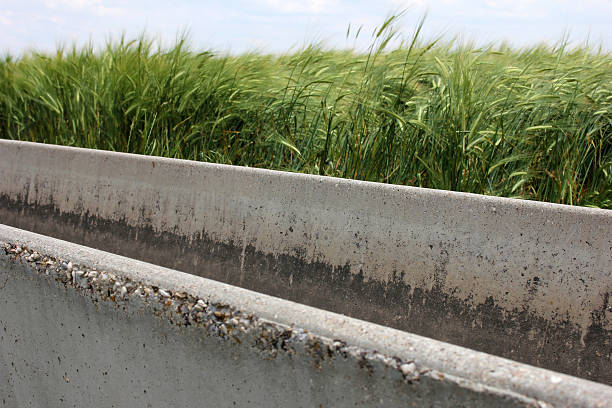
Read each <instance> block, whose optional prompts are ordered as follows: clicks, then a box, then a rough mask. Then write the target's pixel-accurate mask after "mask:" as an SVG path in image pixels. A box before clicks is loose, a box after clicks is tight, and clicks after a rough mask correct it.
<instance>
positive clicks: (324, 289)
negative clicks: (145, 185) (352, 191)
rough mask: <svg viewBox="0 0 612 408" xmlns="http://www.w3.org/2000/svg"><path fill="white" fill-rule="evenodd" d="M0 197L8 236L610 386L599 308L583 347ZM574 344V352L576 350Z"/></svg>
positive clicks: (391, 290)
mask: <svg viewBox="0 0 612 408" xmlns="http://www.w3.org/2000/svg"><path fill="white" fill-rule="evenodd" d="M24 201H25V200H21V201H20V200H10V199H9V198H8V197H6V196H0V220H1V221H0V222H1V223H4V224H7V225H11V226H14V227H17V228H21V229H25V230H29V231H33V232H37V233H40V234H44V235H48V236H51V237H55V238H59V239H63V240H66V241H71V242H74V243H78V244H82V245H86V246H90V247H93V248H97V249H101V250H104V251H108V252H112V253H116V254H119V255H123V256H128V257H131V258H135V259H139V260H142V261H146V262H150V263H154V264H157V265H161V266H165V267H169V268H173V269H177V270H180V271H184V272H187V273H191V274H194V275H198V276H202V277H206V278H210V279H214V280H217V281H221V282H225V283H229V284H232V285H236V286H240V287H243V288H246V289H250V290H254V291H258V292H261V293H265V294H268V295H272V296H277V297H281V298H284V299H288V300H292V301H295V302H299V303H303V304H306V305H310V306H314V307H318V308H322V309H325V310H329V311H333V312H336V313H342V314H345V315H348V316H351V317H356V318H359V319H363V320H367V321H371V322H374V323H378V324H381V325H385V326H389V327H393V328H396V329H400V330H405V331H408V332H412V333H415V334H419V335H423V336H427V337H431V338H434V339H437V340H441V341H446V342H449V343H453V344H457V345H460V346H464V347H469V348H471V349H474V350H479V351H483V352H487V353H490V354H494V355H497V356H501V357H505V358H510V359H513V360H515V361H519V362H523V363H527V364H531V365H535V366H538V367H542V368H548V369H552V370H555V371H558V372H562V373H566V374H570V375H575V376H578V377H582V378H586V379H589V380H594V381H599V382H602V383H605V384H609V385H612V361H611V354H612V348H611V344H610V334H611V333H610V330H608V329H607V328H606V327H608V325H607V324H606V323H605V321H606V312H607V309H608V308H609V304H608V303H609V299H608V297H606V299H602V305H603V306H602V308H601V309H600V310H595V311H593V312H592V323H591V325H590V327H589V328H588V332H587V334H586V336H584V338H582V339H581V337H582V331H581V330H580V329H579V327H577V326H576V325H575V324H573V323H572V322H570V321H568V320H567V319H565V320H560V321H559V320H558V321H555V322H550V321H548V320H546V319H543V318H541V317H538V316H536V315H535V314H534V313H532V312H530V311H529V309H528V307H526V306H524V305H520V306H518V305H517V307H516V308H515V309H513V310H505V309H503V308H501V307H499V306H498V305H497V304H496V302H495V299H493V298H492V297H489V298H487V299H486V301H485V302H484V303H481V304H473V303H471V302H469V301H466V300H462V299H459V298H457V297H455V296H453V295H452V294H451V293H448V292H445V291H444V290H442V286H441V285H440V284H437V285H434V286H433V288H432V289H424V288H419V287H411V286H409V285H407V284H406V283H405V280H404V275H403V273H402V272H401V271H398V272H396V273H394V274H393V276H391V277H390V279H389V280H388V281H384V282H383V281H375V280H366V279H365V278H364V275H363V273H361V272H360V273H356V274H355V273H352V272H351V271H350V268H349V266H348V265H327V264H324V263H320V262H309V261H308V260H306V259H304V256H303V255H300V249H299V248H297V249H296V254H297V255H296V256H289V255H280V256H273V255H269V254H264V253H261V252H259V251H257V250H256V249H255V248H254V247H253V246H251V245H246V246H245V245H244V243H243V242H237V243H229V244H227V243H218V242H215V241H213V240H211V239H210V238H209V237H208V236H207V234H206V231H202V233H201V235H200V236H199V237H195V238H194V237H183V236H180V235H178V234H175V233H172V232H163V233H156V232H155V231H153V229H152V227H151V226H150V225H149V226H143V227H138V228H135V227H131V226H129V225H127V223H125V222H116V221H108V220H103V219H99V218H97V217H94V216H90V215H89V214H88V213H87V212H85V213H82V214H62V213H60V212H59V211H58V210H57V209H56V208H55V207H54V206H53V205H46V206H38V205H28V204H25V203H24ZM583 342H584V343H583Z"/></svg>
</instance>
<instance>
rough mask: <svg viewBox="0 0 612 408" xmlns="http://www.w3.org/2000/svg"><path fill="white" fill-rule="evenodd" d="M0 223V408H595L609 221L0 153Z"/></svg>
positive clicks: (403, 191) (246, 175)
mask: <svg viewBox="0 0 612 408" xmlns="http://www.w3.org/2000/svg"><path fill="white" fill-rule="evenodd" d="M0 223H1V224H5V226H3V227H1V229H0V238H1V239H0V241H2V245H3V246H4V249H0V254H1V256H2V258H1V262H2V263H1V264H0V265H1V268H2V269H1V271H0V273H1V274H2V275H0V284H2V282H5V283H4V284H3V285H1V286H0V288H1V289H0V293H2V297H1V298H0V299H2V300H4V302H2V303H3V304H2V308H1V309H0V321H1V324H3V325H4V333H2V332H0V338H1V340H0V351H1V355H0V367H1V368H2V371H1V372H2V373H3V375H2V377H4V378H5V380H4V381H0V382H1V383H2V384H0V394H3V395H8V396H9V398H8V399H5V400H3V403H4V404H5V405H7V406H22V405H29V404H30V403H32V406H44V404H43V405H37V404H36V402H35V401H39V400H37V398H45V397H44V396H48V397H49V399H48V400H49V401H52V400H53V398H63V399H64V402H65V401H72V402H71V404H70V405H75V404H76V405H75V406H83V405H80V404H83V403H85V402H86V400H85V399H86V398H92V399H91V400H89V401H90V402H92V403H93V405H92V406H112V405H113V404H114V406H124V405H122V403H123V402H127V401H132V402H134V403H138V401H140V402H142V403H143V404H144V402H145V401H146V402H147V403H148V404H152V405H151V406H157V405H156V404H157V403H158V402H160V401H168V400H169V399H172V397H171V395H175V398H176V400H175V401H179V400H180V398H187V399H185V400H181V401H185V402H190V401H192V402H193V401H204V400H199V399H193V400H192V399H188V398H190V397H188V396H186V394H189V393H191V394H190V395H192V396H193V398H196V396H198V397H197V398H200V397H202V398H211V399H210V404H209V406H224V405H228V406H231V404H232V403H237V404H238V405H242V406H244V405H249V401H251V402H252V403H253V406H319V405H317V404H320V405H321V406H344V405H346V406H349V405H350V406H353V405H351V404H355V403H360V404H362V405H364V406H376V405H377V404H379V405H382V406H411V405H414V406H428V405H429V406H460V405H464V406H473V405H482V406H502V405H503V404H508V405H519V406H520V405H527V406H529V405H534V406H547V405H550V406H609V405H610V402H611V401H612V394H611V387H610V385H611V384H612V374H611V373H612V359H611V346H610V330H611V329H612V324H611V320H610V317H611V315H612V308H611V305H610V303H609V302H610V300H609V295H610V291H611V288H612V276H611V275H612V262H611V259H612V258H611V256H610V255H611V253H612V236H611V235H612V234H611V231H612V213H611V212H610V211H606V210H597V209H587V208H575V207H569V206H562V205H554V204H546V203H540V202H528V201H520V200H511V199H503V198H495V197H484V196H477V195H472V194H462V193H454V192H445V191H435V190H427V189H418V188H410V187H402V186H392V185H384V184H378V183H368V182H358V181H350V180H342V179H335V178H327V177H318V176H309V175H301V174H292V173H284V172H275V171H267V170H259V169H249V168H241V167H233V166H223V165H216V164H208V163H198V162H190V161H183V160H172V159H163V158H155V157H148V156H138V155H130V154H121V153H112V152H104V151H96V150H87V149H77V148H69V147H59V146H49V145H41V144H35V143H27V142H15V141H7V140H0ZM11 227H13V228H11ZM25 230H27V231H33V232H35V233H37V234H34V233H32V232H27V231H25ZM38 234H42V235H38ZM67 241H70V242H67ZM77 244H80V245H77ZM94 248H95V249H94ZM34 251H35V254H36V255H33V253H34ZM101 251H107V252H101ZM111 253H112V254H111ZM122 256H123V257H122ZM124 257H126V258H124ZM34 258H36V259H34ZM45 259H46V260H45ZM43 260H44V261H43ZM141 261H144V262H148V263H144V262H141ZM69 262H72V264H70V263H69ZM152 264H156V265H159V266H154V265H152ZM68 265H71V267H70V268H68ZM164 267H166V268H171V269H172V270H169V269H165V268H164ZM68 269H70V273H67V272H66V271H68ZM92 271H94V272H95V273H94V274H92V275H91V276H90V272H92ZM101 271H105V272H106V273H107V274H111V275H112V276H114V278H113V279H114V280H115V283H113V285H112V287H107V286H109V284H108V282H106V283H104V285H106V286H104V285H102V284H98V283H97V282H98V281H96V282H93V279H97V274H98V272H101ZM178 271H182V272H178ZM73 272H75V273H76V272H79V273H76V275H75V274H73ZM80 272H83V274H80ZM84 276H85V277H84ZM207 278H208V279H207ZM209 279H211V280H209ZM117 282H119V285H118V286H116V285H115V284H116V283H117ZM228 284H229V285H233V286H229V285H228ZM100 285H102V286H100ZM126 285H127V286H126ZM124 288H125V289H124ZM164 288H165V289H164ZM111 289H112V290H111ZM145 289H147V290H148V291H152V292H148V293H146V294H144V292H143V291H144V290H145ZM117 290H118V291H119V296H117V294H116V293H115V292H116V291H117ZM137 290H140V292H137ZM114 291H115V292H114ZM134 293H136V294H134ZM160 293H161V294H160ZM175 293H178V294H179V295H178V298H177V297H175ZM165 295H168V297H167V298H166V297H165ZM217 296H220V297H217ZM272 296H274V297H272ZM280 298H282V299H280ZM164 299H166V300H165V301H164ZM198 299H200V300H202V306H201V308H202V310H201V311H197V309H198V308H196V309H193V307H194V305H195V304H197V300H198ZM211 299H212V300H211ZM0 301H1V300H0ZM164 302H166V303H169V305H170V306H168V307H167V308H166V306H167V305H166V306H164V305H165V304H166V303H164ZM211 302H212V303H211ZM294 302H296V303H294ZM220 305H222V306H223V307H220ZM174 306H176V307H174ZM181 308H186V309H185V310H182V309H181ZM226 309H227V310H226ZM181 310H182V311H181ZM194 310H196V313H195V316H196V317H194V316H193V315H194V313H193V311H194ZM204 311H206V313H204ZM211 311H212V312H211ZM214 312H218V313H217V314H219V316H217V315H216V314H215V313H214ZM226 312H227V313H226ZM37 313H38V314H37ZM197 313H203V315H202V316H201V317H200V318H199V319H200V320H198V317H197ZM210 313H212V315H211V314H210ZM211 316H215V318H214V319H213V318H212V317H211ZM190 319H191V320H190ZM193 319H195V320H193ZM215 319H216V320H215ZM231 319H234V320H232V323H229V320H231ZM357 319H361V320H357ZM192 320H193V321H192ZM243 320H244V321H247V322H249V323H248V324H246V325H242V323H240V322H241V321H243ZM24 321H28V322H31V323H28V324H24ZM45 322H47V323H45ZM49 322H54V323H53V324H49ZM251 323H252V327H251ZM243 326H244V327H243ZM1 329H2V328H0V330H1ZM238 333H240V334H239V335H238ZM262 333H263V334H262ZM420 336H426V337H427V338H425V337H420ZM79 337H80V338H79ZM234 337H236V338H234ZM128 339H129V341H128ZM203 339H205V340H203ZM141 343H142V344H141ZM451 343H452V344H451ZM45 344H46V345H45ZM140 347H141V348H142V349H141V348H140ZM70 350H73V352H72V353H71V352H70ZM113 351H114V352H115V353H114V354H113V353H112V352H113ZM485 353H488V354H485ZM105 358H106V359H108V361H106V360H105ZM156 358H157V359H156ZM111 363H112V364H113V370H111V369H110V364H111ZM107 364H108V367H109V368H108V369H105V367H107ZM527 364H529V365H527ZM70 367H72V368H74V369H76V368H78V369H80V371H78V372H72V376H71V375H70V373H69V372H68V371H67V370H68V368H70ZM118 367H120V368H121V370H123V371H125V373H124V372H123V371H121V370H118ZM197 367H201V370H200V371H197V370H198V368H197ZM72 368H71V369H72ZM62 370H64V371H63V372H62ZM549 370H552V371H549ZM119 371H121V372H119ZM104 373H106V374H104ZM5 374H6V375H5ZM59 374H63V376H65V377H66V378H64V379H61V381H63V383H62V382H61V381H60V380H59V379H58V378H59V377H58V375H59ZM7 376H8V378H7ZM81 376H82V377H81ZM97 376H98V377H97ZM51 377H53V378H51ZM60 377H62V376H60ZM577 377H581V378H577ZM0 380H1V378H0ZM589 380H590V381H589ZM593 381H595V382H593ZM162 383H163V384H162ZM134 384H140V385H142V386H141V388H143V387H144V388H145V389H146V390H147V392H146V393H145V390H142V391H139V392H142V395H138V396H136V395H135V394H134V396H130V395H128V394H129V393H130V392H131V391H130V390H136V388H131V385H134ZM2 387H5V389H3V388H2ZM114 389H116V390H117V391H116V392H115V394H116V395H115V396H114V397H112V398H116V399H114V400H113V399H110V400H109V399H106V400H105V399H104V398H102V396H103V392H109V390H114ZM96 390H99V391H96ZM35 391H36V392H35ZM83 391H86V392H85V393H83ZM213 391H214V392H216V391H219V393H220V394H219V395H217V394H215V395H214V396H213V395H212V394H211V393H212V392H213ZM111 394H112V392H111ZM221 394H223V395H224V396H223V397H221V396H220V395H221ZM104 395H105V394H104ZM164 395H165V397H164ZM206 395H208V397H206ZM11 396H12V397H11ZM41 396H42V397H41ZM96 396H98V397H99V398H102V399H99V400H98V399H95V398H98V397H96ZM132 397H133V398H136V397H138V398H140V399H137V400H136V399H132V400H130V398H132ZM79 398H80V399H79ZM109 398H111V397H109ZM164 398H166V399H164ZM232 398H233V399H232ZM249 398H251V400H249ZM266 398H269V399H266ZM4 401H8V402H4ZM15 401H17V402H15ZM22 401H28V403H25V402H23V403H22ZM53 401H55V400H53ZM96 401H101V402H100V403H99V404H97V403H96ZM104 401H105V402H104ZM113 401H114V402H113ZM107 402H109V403H110V405H109V404H107ZM160 403H161V402H160ZM10 404H13V405H10ZM57 404H58V405H57V406H61V404H60V403H59V402H58V403H57ZM538 404H539V405H538ZM70 405H69V406H70ZM90 405H91V404H90ZM170 405H171V406H172V403H171V404H170ZM142 406H147V405H146V404H145V405H142ZM174 406H183V404H182V403H181V404H178V405H174Z"/></svg>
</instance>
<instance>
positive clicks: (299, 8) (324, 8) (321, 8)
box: [263, 0, 338, 14]
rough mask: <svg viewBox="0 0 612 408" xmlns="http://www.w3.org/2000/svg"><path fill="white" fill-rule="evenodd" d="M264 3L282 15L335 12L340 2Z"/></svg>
mask: <svg viewBox="0 0 612 408" xmlns="http://www.w3.org/2000/svg"><path fill="white" fill-rule="evenodd" d="M263 3H264V4H266V5H267V6H269V7H272V8H274V9H275V10H276V11H280V12H282V13H308V14H321V13H328V12H332V11H334V10H335V9H336V6H337V5H338V0H301V1H300V0H297V1H296V0H288V1H283V0H263Z"/></svg>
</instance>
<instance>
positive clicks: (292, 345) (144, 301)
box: [3, 243, 444, 383]
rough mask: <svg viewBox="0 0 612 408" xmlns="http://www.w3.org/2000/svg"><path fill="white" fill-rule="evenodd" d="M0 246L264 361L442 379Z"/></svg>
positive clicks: (370, 353)
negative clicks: (333, 363)
mask: <svg viewBox="0 0 612 408" xmlns="http://www.w3.org/2000/svg"><path fill="white" fill-rule="evenodd" d="M3 248H4V251H5V253H6V255H7V256H8V257H9V259H11V260H12V261H13V262H19V261H21V262H24V261H25V262H28V263H29V265H30V267H31V268H32V269H33V270H34V271H36V273H37V274H38V275H39V276H44V277H46V278H48V279H54V280H55V281H56V282H57V283H60V284H62V285H63V286H65V287H66V288H72V289H73V290H76V291H78V292H79V293H81V294H82V295H83V296H85V297H88V298H89V299H91V301H93V302H100V301H102V302H114V303H115V304H117V305H118V306H121V307H127V306H128V305H129V304H130V303H132V304H134V306H144V307H145V308H147V309H148V310H150V311H151V313H153V314H154V315H155V316H157V317H159V318H162V319H166V320H167V321H168V322H170V323H171V324H174V325H176V326H180V327H187V326H189V327H190V328H194V329H198V330H201V331H202V332H203V334H204V335H206V336H213V337H217V338H219V339H223V340H227V341H234V342H236V343H239V344H244V343H245V342H247V344H249V342H250V345H251V346H252V347H254V348H256V349H257V350H259V351H260V352H261V353H262V354H263V355H264V357H266V358H274V357H276V356H277V355H278V354H279V353H286V354H289V355H291V354H295V353H298V352H306V353H308V354H309V355H310V356H312V359H313V364H314V365H315V366H316V367H322V364H323V362H324V361H326V360H330V359H334V358H344V359H354V360H356V362H357V365H358V366H359V367H360V368H362V369H366V370H368V371H370V372H372V371H373V370H375V368H376V367H379V366H380V365H382V366H383V367H386V368H390V369H392V370H394V371H395V372H397V373H398V378H403V379H404V381H405V382H408V383H412V382H414V381H419V380H420V378H421V377H422V376H424V375H425V376H427V377H429V378H431V379H434V380H442V379H443V378H444V376H443V375H442V374H441V373H437V372H435V371H433V370H430V369H427V368H426V367H417V365H416V364H415V362H413V361H402V360H401V359H399V358H397V357H392V356H387V355H384V354H382V353H379V352H377V351H374V350H366V349H363V348H361V347H356V346H351V345H349V344H347V343H346V342H344V341H342V340H341V339H334V340H330V339H327V338H323V337H320V336H315V335H313V334H311V333H309V332H308V331H307V330H304V329H301V328H297V327H289V326H286V325H282V324H278V323H276V322H271V321H268V320H266V319H261V318H258V317H257V316H254V315H253V314H251V313H248V312H246V311H242V310H238V309H236V308H234V307H232V306H231V305H227V304H220V303H214V302H211V301H209V300H207V299H201V298H197V297H196V296H193V295H191V294H189V293H186V292H180V291H171V290H169V289H165V288H160V287H157V286H152V285H148V284H146V283H144V282H135V281H132V280H130V279H128V278H126V277H123V276H119V275H117V274H114V273H109V272H105V271H99V270H94V269H91V268H88V267H87V266H84V265H75V264H73V262H72V261H70V260H66V259H56V258H54V257H52V256H49V255H45V254H40V253H38V252H36V251H34V250H31V249H29V248H27V247H23V246H20V245H18V244H11V243H4V244H3Z"/></svg>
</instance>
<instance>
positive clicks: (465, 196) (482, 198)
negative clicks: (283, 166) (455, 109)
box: [0, 139, 612, 217]
mask: <svg viewBox="0 0 612 408" xmlns="http://www.w3.org/2000/svg"><path fill="white" fill-rule="evenodd" d="M2 144H7V145H9V144H12V145H16V146H17V147H19V146H24V147H29V146H32V145H40V146H45V147H46V148H47V149H49V151H53V150H60V151H75V150H76V151H83V152H87V154H91V155H99V156H101V157H104V156H117V157H126V158H130V159H131V160H141V161H146V162H151V160H153V161H155V162H156V163H167V164H173V165H176V163H181V164H183V165H185V166H193V167H198V166H202V167H211V168H218V169H225V168H227V169H233V170H234V171H244V172H248V173H252V174H262V175H271V174H277V175H283V174H284V175H290V176H291V177H293V178H295V179H297V180H299V179H311V180H319V181H320V182H323V183H330V184H334V185H335V184H340V185H343V184H346V185H351V184H353V185H371V186H377V187H378V188H382V189H383V190H384V189H390V190H399V191H401V190H404V191H413V192H416V191H418V192H419V194H421V195H425V196H426V195H429V196H431V197H434V198H445V199H449V198H452V199H456V200H467V201H473V202H482V203H483V204H488V205H493V204H494V205H500V206H512V207H522V208H532V209H534V210H541V211H544V210H554V211H561V212H567V213H574V214H581V215H588V214H594V215H600V216H601V215H605V216H608V217H612V210H605V209H601V208H592V207H580V206H573V205H567V204H556V203H549V202H545V201H535V200H524V199H517V198H507V197H498V196H488V195H483V194H476V193H464V192H459V191H450V190H439V189H432V188H424V187H413V186H404V185H399V184H387V183H380V182H374V181H363V180H352V179H345V178H340V177H331V176H320V175H316V174H305V173H297V172H295V173H294V172H288V171H281V170H269V169H263V168H258V167H245V166H236V165H229V164H219V163H210V162H200V161H193V160H186V159H174V158H168V157H160V156H147V155H141V154H134V153H123V152H115V151H111V150H100V149H88V148H83V147H74V146H63V145H54V144H47V143H37V142H25V141H18V140H8V139H0V146H1V145H2Z"/></svg>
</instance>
